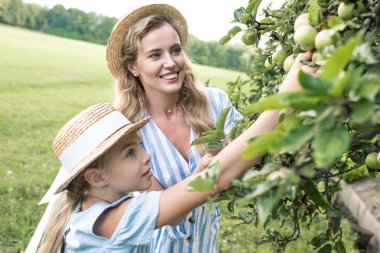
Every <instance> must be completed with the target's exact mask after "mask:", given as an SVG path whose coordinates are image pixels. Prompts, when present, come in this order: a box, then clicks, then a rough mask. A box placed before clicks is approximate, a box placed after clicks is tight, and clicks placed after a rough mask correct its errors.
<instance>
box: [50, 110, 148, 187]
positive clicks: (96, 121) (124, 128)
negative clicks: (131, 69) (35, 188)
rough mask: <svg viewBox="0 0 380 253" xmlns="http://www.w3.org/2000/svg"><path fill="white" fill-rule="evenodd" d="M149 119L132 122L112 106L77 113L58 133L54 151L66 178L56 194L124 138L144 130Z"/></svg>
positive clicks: (54, 142)
mask: <svg viewBox="0 0 380 253" xmlns="http://www.w3.org/2000/svg"><path fill="white" fill-rule="evenodd" d="M148 121H149V118H145V119H142V120H140V121H139V122H137V123H131V122H130V121H129V120H128V119H127V118H126V117H125V116H124V115H123V114H122V113H121V112H119V111H117V110H116V109H115V108H114V107H113V106H112V105H110V104H107V103H101V104H96V105H93V106H91V107H89V108H87V109H85V110H84V111H82V112H80V113H79V114H77V115H76V116H75V117H73V118H72V119H71V120H70V121H68V122H67V123H66V124H65V125H64V126H63V127H62V129H61V130H60V131H59V132H58V134H57V136H56V137H55V139H54V141H53V149H54V152H55V153H56V155H57V156H58V157H59V159H60V160H61V162H62V164H63V167H65V169H66V170H67V172H68V173H67V174H68V176H67V178H65V179H64V180H63V182H61V183H60V185H59V186H58V187H57V190H56V191H55V193H59V192H61V191H63V190H65V189H66V188H67V186H68V185H69V184H70V182H71V181H72V180H73V179H74V178H75V177H76V176H78V175H79V174H80V173H81V172H82V171H83V170H84V169H86V168H87V167H88V166H89V165H90V164H91V163H92V162H94V161H95V160H96V159H97V158H99V157H100V156H101V155H103V154H104V153H105V152H106V151H107V150H109V149H110V148H111V147H112V146H113V145H114V144H115V143H117V142H118V141H119V140H120V139H121V138H123V137H124V136H126V135H128V134H130V133H133V132H135V131H137V130H139V129H140V128H141V127H143V126H144V125H145V124H146V123H147V122H148Z"/></svg>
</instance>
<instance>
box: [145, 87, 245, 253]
mask: <svg viewBox="0 0 380 253" xmlns="http://www.w3.org/2000/svg"><path fill="white" fill-rule="evenodd" d="M204 91H205V93H206V95H207V97H208V99H209V108H210V117H211V120H212V121H213V122H214V123H215V122H216V119H217V118H218V116H219V114H220V113H221V112H222V111H223V109H225V108H226V107H228V106H231V105H232V104H231V101H230V99H229V98H228V96H227V94H226V93H225V92H224V91H222V90H220V89H217V88H209V87H205V88H204ZM241 117H242V116H241V114H240V113H239V112H238V111H236V110H235V109H232V110H231V112H230V113H229V115H228V117H227V120H226V125H225V129H224V130H225V132H226V133H229V132H230V130H231V128H232V127H233V126H234V122H233V121H234V120H236V119H241ZM140 132H141V135H142V146H143V148H144V149H145V150H146V151H147V152H149V153H150V154H151V155H152V159H151V168H152V172H153V175H154V176H155V177H156V178H157V180H158V181H159V182H160V183H161V184H162V185H163V186H164V187H165V188H168V187H170V186H172V185H174V184H176V183H178V182H180V181H182V180H183V179H185V178H186V177H188V176H190V175H191V174H192V173H193V171H194V169H195V168H196V167H197V164H198V162H199V161H200V159H201V158H202V155H201V154H200V153H199V152H198V151H197V150H196V148H195V147H191V148H190V157H189V162H187V161H186V160H185V159H184V158H183V157H182V155H181V154H180V153H179V151H178V150H177V149H176V148H175V147H174V145H173V144H172V143H171V142H170V140H169V139H167V138H166V136H165V135H164V134H163V133H162V132H161V131H160V129H159V128H158V127H157V125H156V124H155V123H154V121H153V120H150V121H149V123H148V124H146V125H145V126H144V127H143V128H142V129H141V131H140ZM196 137H197V136H196V133H195V131H194V130H193V129H191V137H190V143H191V142H192V141H193V140H194V139H195V138H196ZM219 221H220V211H219V208H218V206H217V205H216V204H212V206H211V207H210V208H208V207H207V204H204V205H203V206H201V207H199V208H197V209H195V210H193V211H192V212H191V213H190V214H189V215H188V216H187V217H186V218H185V219H184V220H183V221H182V222H181V223H180V224H179V225H178V226H176V227H172V226H165V227H162V228H160V229H157V230H156V231H155V232H154V236H153V238H152V243H151V252H156V253H171V252H180V253H187V252H189V253H190V252H194V253H212V252H218V230H219Z"/></svg>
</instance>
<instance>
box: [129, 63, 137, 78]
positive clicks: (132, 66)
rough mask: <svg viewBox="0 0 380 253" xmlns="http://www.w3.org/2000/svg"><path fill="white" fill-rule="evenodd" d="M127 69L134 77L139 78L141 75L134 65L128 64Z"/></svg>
mask: <svg viewBox="0 0 380 253" xmlns="http://www.w3.org/2000/svg"><path fill="white" fill-rule="evenodd" d="M127 68H128V70H129V71H131V73H132V75H134V76H139V73H138V72H137V71H136V69H135V66H134V65H133V63H128V65H127Z"/></svg>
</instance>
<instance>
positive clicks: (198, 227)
mask: <svg viewBox="0 0 380 253" xmlns="http://www.w3.org/2000/svg"><path fill="white" fill-rule="evenodd" d="M187 35H188V34H187V24H186V21H185V19H184V17H183V16H182V15H181V13H180V12H179V11H178V10H176V9H175V8H174V7H172V6H169V5H164V4H153V5H147V6H143V7H141V8H139V9H137V10H135V11H133V12H132V13H130V14H128V15H126V16H125V17H123V18H121V19H120V20H119V21H118V22H117V24H116V25H115V26H114V29H113V31H112V33H111V36H110V38H109V41H108V45H107V63H108V67H109V69H110V71H111V73H112V74H113V76H114V77H115V79H116V98H115V101H114V106H115V107H116V108H117V109H118V110H120V111H121V112H123V113H124V114H125V115H126V116H127V117H128V118H129V119H131V120H132V121H133V122H136V121H138V120H140V119H142V118H144V117H146V116H151V117H152V120H151V121H150V122H149V123H148V124H147V125H146V126H144V127H143V128H142V129H141V133H142V147H143V148H144V149H145V150H146V151H147V152H148V153H150V154H151V155H152V160H151V168H152V172H153V178H152V180H153V186H152V188H151V189H154V190H159V189H163V188H168V187H170V186H172V185H174V184H176V183H178V182H180V181H182V180H184V179H185V178H187V177H188V176H190V175H191V174H192V173H193V171H194V169H195V168H196V167H197V164H198V163H199V162H200V161H201V157H202V154H201V153H200V152H199V151H198V150H197V149H196V148H195V147H191V146H190V144H191V142H192V141H193V140H194V139H195V138H197V137H199V136H200V135H201V134H202V133H204V132H205V131H207V130H208V129H210V128H212V127H213V126H214V124H215V121H216V119H217V117H218V116H219V114H220V113H221V112H222V110H223V109H224V108H226V107H228V106H231V102H230V100H229V98H228V96H227V95H226V94H225V93H224V92H223V91H221V90H219V89H216V88H206V87H201V86H200V85H198V83H197V81H196V78H195V75H194V72H193V70H192V65H191V62H190V61H189V59H188V58H187V56H186V54H185V52H184V51H183V49H184V48H185V46H186V42H187ZM295 73H296V72H294V73H292V74H289V76H291V77H292V78H293V79H292V80H293V81H294V80H296V79H295V77H296V74H295ZM295 83H296V82H295ZM285 87H287V86H285ZM289 87H291V86H289ZM289 87H287V88H285V90H287V89H288V88H289ZM293 88H294V87H292V88H290V89H293ZM238 119H241V115H240V114H239V113H238V112H237V111H236V110H234V109H232V110H231V112H230V113H229V115H228V117H227V121H226V127H225V133H226V134H227V135H228V133H229V131H230V129H231V128H232V127H233V125H234V120H238ZM219 219H220V213H219V209H218V208H217V206H216V205H215V204H213V205H212V206H211V208H208V207H207V204H205V205H203V206H201V207H199V208H197V209H195V210H193V211H192V212H190V213H189V214H188V215H187V217H186V218H185V219H184V220H183V221H182V222H181V223H180V224H179V225H178V226H176V227H172V226H166V227H163V228H161V229H159V230H157V231H156V232H155V234H154V238H153V240H152V244H151V252H200V253H202V252H206V253H210V252H217V251H218V241H217V235H218V230H219Z"/></svg>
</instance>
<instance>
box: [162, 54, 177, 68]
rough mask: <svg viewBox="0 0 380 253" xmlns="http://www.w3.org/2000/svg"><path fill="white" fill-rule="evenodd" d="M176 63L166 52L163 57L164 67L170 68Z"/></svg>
mask: <svg viewBox="0 0 380 253" xmlns="http://www.w3.org/2000/svg"><path fill="white" fill-rule="evenodd" d="M175 65H176V63H175V61H174V60H173V57H172V56H171V55H170V54H168V55H167V56H166V57H165V62H164V67H165V68H172V67H174V66H175Z"/></svg>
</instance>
